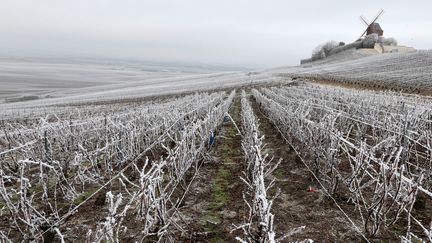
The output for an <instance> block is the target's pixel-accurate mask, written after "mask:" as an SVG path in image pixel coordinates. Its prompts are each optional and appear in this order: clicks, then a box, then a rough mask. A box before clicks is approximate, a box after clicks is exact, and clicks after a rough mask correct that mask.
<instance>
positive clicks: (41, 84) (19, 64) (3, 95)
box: [0, 58, 221, 103]
mask: <svg viewBox="0 0 432 243" xmlns="http://www.w3.org/2000/svg"><path fill="white" fill-rule="evenodd" d="M216 72H221V71H220V70H218V69H216V68H207V67H199V66H198V67H194V66H175V65H174V64H173V65H171V66H170V65H169V64H167V66H161V65H158V64H147V63H140V62H126V61H117V60H116V61H109V60H108V61H107V60H102V61H98V60H86V59H84V60H82V59H76V60H75V59H59V60H57V59H40V58H39V59H38V58H0V103H12V102H18V101H26V100H33V101H34V100H38V99H46V98H62V97H67V96H71V95H77V94H79V95H83V94H87V93H95V92H100V91H107V90H117V89H120V90H122V89H124V88H126V87H137V86H142V85H153V84H154V83H160V82H162V83H166V78H172V77H175V78H176V79H177V78H179V77H184V76H191V75H192V76H195V75H197V74H211V73H216ZM165 89H166V88H165ZM141 92H142V90H141ZM109 95H111V94H109ZM96 96H98V95H96ZM78 99H79V98H78Z"/></svg>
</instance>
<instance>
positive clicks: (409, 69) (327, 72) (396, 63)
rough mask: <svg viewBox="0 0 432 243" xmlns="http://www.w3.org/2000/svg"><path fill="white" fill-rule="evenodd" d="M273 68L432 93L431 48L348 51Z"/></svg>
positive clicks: (294, 73) (276, 70)
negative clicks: (316, 59)
mask: <svg viewBox="0 0 432 243" xmlns="http://www.w3.org/2000/svg"><path fill="white" fill-rule="evenodd" d="M362 51H363V50H362ZM273 72H275V73H279V74H280V75H288V76H297V77H307V78H312V79H315V80H325V81H332V82H337V83H342V84H354V85H359V86H364V87H369V88H383V89H394V90H402V91H405V92H410V93H425V94H431V93H432V50H428V51H417V52H412V53H386V54H379V55H367V54H365V53H362V52H360V51H349V52H345V53H340V55H338V56H336V55H335V56H334V57H330V58H329V59H324V60H322V61H318V62H313V63H308V64H305V65H302V66H298V67H290V68H280V69H274V70H273Z"/></svg>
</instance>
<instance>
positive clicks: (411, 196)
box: [0, 52, 432, 242]
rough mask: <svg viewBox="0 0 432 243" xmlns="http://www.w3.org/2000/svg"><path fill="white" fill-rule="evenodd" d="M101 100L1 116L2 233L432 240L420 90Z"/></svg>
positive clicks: (429, 127)
mask: <svg viewBox="0 0 432 243" xmlns="http://www.w3.org/2000/svg"><path fill="white" fill-rule="evenodd" d="M418 55H422V57H425V58H429V59H430V52H425V53H419V54H418ZM406 58H408V57H406V56H398V58H397V59H395V60H399V59H404V60H403V61H404V62H406V61H407V60H405V59H406ZM409 58H411V59H410V60H412V61H411V62H409V63H411V64H412V66H417V67H418V69H419V70H421V71H419V72H420V73H421V74H422V75H425V76H428V77H429V79H430V75H431V73H430V70H426V69H422V67H420V66H419V65H418V64H416V62H415V60H417V58H419V57H418V56H415V55H412V56H410V57H409ZM429 59H428V60H429ZM360 60H361V59H359V60H357V61H356V62H358V63H357V64H356V65H361V63H362V62H361V61H360ZM392 60H393V59H392ZM370 65H371V66H368V65H366V64H365V65H364V66H363V68H364V69H368V70H369V69H370V68H372V66H373V67H376V68H377V69H378V68H379V69H380V70H382V69H383V66H381V67H378V66H377V65H375V64H370ZM390 67H393V68H395V69H397V67H394V65H390V66H389V67H387V68H386V70H389V68H390ZM326 68H330V67H326ZM412 68H413V67H412ZM319 69H320V68H318V67H315V69H314V70H316V71H313V72H311V73H313V75H316V76H315V77H316V78H332V79H338V78H341V79H343V80H344V81H346V82H354V81H350V80H348V79H346V78H345V76H344V75H348V76H351V75H352V73H353V72H357V71H358V72H363V71H364V70H363V71H362V69H358V68H357V67H356V66H355V65H353V66H345V67H344V69H342V67H341V66H334V67H332V68H331V70H330V69H329V70H326V71H325V72H324V71H322V70H321V69H320V71H318V70H319ZM314 72H315V73H314ZM395 72H397V70H393V72H392V73H395ZM401 72H404V73H407V72H406V71H404V70H401ZM311 73H309V74H308V75H310V74H311ZM408 73H409V72H408ZM308 75H306V74H305V75H304V76H308ZM326 75H328V76H326ZM370 75H375V76H373V77H372V76H367V75H365V76H364V78H359V79H357V81H356V82H365V83H367V82H369V81H367V80H372V79H375V80H376V79H378V78H380V79H379V80H382V85H383V86H385V87H387V86H393V85H394V84H393V83H391V82H392V81H391V80H394V79H393V78H392V77H390V76H388V75H387V74H385V73H379V72H378V71H377V72H371V74H370ZM386 75H387V76H386ZM300 76H302V75H300ZM357 76H358V75H357ZM404 77H405V76H404ZM405 78H406V79H407V80H408V79H410V77H408V76H406V77H405ZM248 82H250V81H249V79H245V80H244V83H248ZM418 84H419V87H417V88H419V89H422V88H425V87H428V88H430V87H429V86H428V85H429V84H428V83H421V82H418ZM227 85H228V86H229V85H231V83H230V82H227ZM397 85H399V86H397V87H400V88H401V89H405V88H406V87H408V86H409V87H412V86H411V85H410V84H408V83H407V82H406V81H403V80H401V81H400V82H398V83H397ZM125 92H126V91H125ZM137 94H138V93H137ZM122 95H123V94H122ZM117 98H118V99H121V96H118V97H117ZM89 99H90V98H89ZM98 101H99V102H97V103H91V102H89V103H79V104H76V103H74V104H68V103H66V102H63V103H62V104H61V105H59V104H57V105H53V104H51V103H49V104H42V103H41V104H39V105H38V106H36V107H33V108H28V107H26V106H17V107H19V109H14V107H13V105H11V106H10V109H9V110H6V109H5V110H4V111H3V112H2V119H1V121H0V122H1V123H0V174H1V179H0V222H1V223H0V241H2V242H19V241H22V242H203V241H207V242H208V241H215V242H220V241H229V242H236V241H237V242H314V241H317V242H332V241H333V242H334V241H351V242H352V241H354V242H359V241H365V242H374V241H379V240H383V241H402V242H421V241H425V242H426V241H429V242H430V241H432V183H431V181H432V100H431V98H430V97H427V96H418V95H412V94H411V95H408V94H400V93H395V92H388V91H387V92H378V91H376V92H375V91H359V90H353V89H346V88H340V87H330V86H324V85H319V84H311V83H307V82H285V83H284V84H277V85H275V84H273V85H270V84H266V85H263V84H261V85H260V86H256V87H251V88H241V87H240V88H237V90H234V89H233V88H226V89H225V90H219V91H199V92H196V93H188V94H183V95H180V94H177V95H176V96H173V95H172V96H164V97H162V96H161V97H154V98H149V99H136V100H127V101H124V102H117V101H113V100H111V101H110V102H108V101H107V100H105V99H102V100H98ZM4 107H6V106H4Z"/></svg>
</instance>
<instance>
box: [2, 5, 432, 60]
mask: <svg viewBox="0 0 432 243" xmlns="http://www.w3.org/2000/svg"><path fill="white" fill-rule="evenodd" d="M381 8H383V9H384V10H385V13H384V15H383V16H382V18H381V19H380V20H379V23H380V24H381V26H382V28H383V29H384V35H385V36H387V37H395V38H396V39H397V40H398V41H399V43H400V44H402V45H408V46H413V47H415V48H417V49H432V30H431V27H432V14H431V11H432V1H431V0H421V1H414V0H413V1H405V0H404V1H402V0H385V1H372V0H362V1H347V0H344V1H342V0H340V1H336V0H331V1H323V0H316V1H312V0H301V1H288V0H212V1H210V0H38V1H36V0H8V1H7V0H0V55H2V56H4V55H8V56H10V55H20V56H22V55H30V56H84V57H111V58H124V59H128V58H130V59H141V60H149V61H159V62H160V61H163V62H164V61H169V62H173V61H174V62H189V63H204V64H223V65H239V66H249V67H273V66H283V65H296V64H298V62H299V59H300V58H305V57H308V56H310V54H311V51H312V49H313V48H314V47H315V46H317V45H318V44H320V43H323V42H326V41H328V40H336V41H344V42H350V41H353V40H355V39H357V38H358V37H359V35H360V34H361V32H362V31H363V30H364V29H365V26H364V25H363V24H362V23H361V22H360V20H359V16H360V15H362V14H363V15H364V16H365V17H366V18H369V19H370V20H371V19H372V18H373V17H374V15H376V13H377V12H378V11H379V9H381Z"/></svg>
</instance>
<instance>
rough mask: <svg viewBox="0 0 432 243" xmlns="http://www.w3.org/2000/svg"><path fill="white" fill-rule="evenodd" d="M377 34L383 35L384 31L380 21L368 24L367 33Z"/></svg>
mask: <svg viewBox="0 0 432 243" xmlns="http://www.w3.org/2000/svg"><path fill="white" fill-rule="evenodd" d="M374 33H375V34H377V35H378V36H382V35H383V34H384V31H383V30H382V29H381V26H380V25H379V24H378V23H372V24H370V25H369V26H368V28H367V30H366V35H370V34H374Z"/></svg>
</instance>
